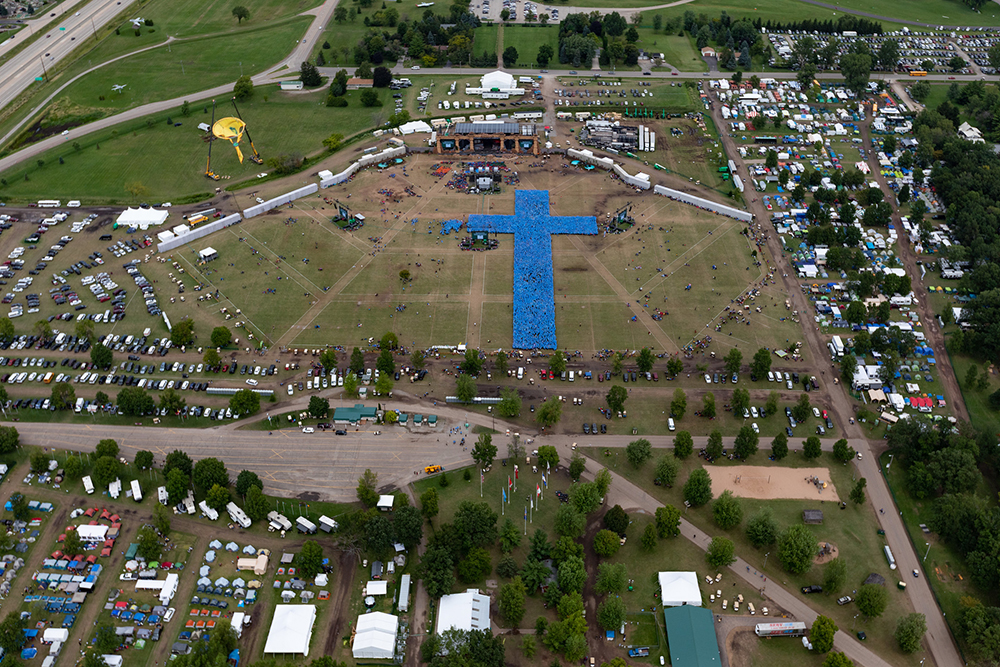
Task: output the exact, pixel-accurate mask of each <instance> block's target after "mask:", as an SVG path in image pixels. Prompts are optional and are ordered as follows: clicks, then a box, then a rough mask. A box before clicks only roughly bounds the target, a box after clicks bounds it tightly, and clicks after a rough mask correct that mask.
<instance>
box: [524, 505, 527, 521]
mask: <svg viewBox="0 0 1000 667" xmlns="http://www.w3.org/2000/svg"><path fill="white" fill-rule="evenodd" d="M524 520H525V521H527V520H528V508H527V507H525V508H524Z"/></svg>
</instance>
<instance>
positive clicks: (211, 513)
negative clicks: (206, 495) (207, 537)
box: [198, 500, 219, 521]
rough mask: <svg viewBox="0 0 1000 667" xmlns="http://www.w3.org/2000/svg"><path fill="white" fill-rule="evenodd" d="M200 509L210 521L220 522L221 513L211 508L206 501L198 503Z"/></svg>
mask: <svg viewBox="0 0 1000 667" xmlns="http://www.w3.org/2000/svg"><path fill="white" fill-rule="evenodd" d="M198 509H200V510H201V511H202V513H203V514H204V515H205V516H207V517H208V518H209V520H210V521H218V519H219V513H218V512H217V511H216V510H214V509H212V508H211V507H209V506H208V503H206V502H205V501H204V500H203V501H201V502H200V503H198Z"/></svg>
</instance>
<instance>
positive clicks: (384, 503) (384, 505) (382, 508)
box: [376, 495, 396, 512]
mask: <svg viewBox="0 0 1000 667" xmlns="http://www.w3.org/2000/svg"><path fill="white" fill-rule="evenodd" d="M395 502H396V496H392V495H383V496H379V497H378V505H376V507H378V511H379V512H391V511H392V506H393V503H395Z"/></svg>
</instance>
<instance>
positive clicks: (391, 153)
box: [319, 146, 406, 188]
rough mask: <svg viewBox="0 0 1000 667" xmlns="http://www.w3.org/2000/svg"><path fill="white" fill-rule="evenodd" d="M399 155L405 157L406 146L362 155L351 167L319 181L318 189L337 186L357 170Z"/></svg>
mask: <svg viewBox="0 0 1000 667" xmlns="http://www.w3.org/2000/svg"><path fill="white" fill-rule="evenodd" d="M401 155H406V146H395V147H393V148H386V149H385V150H383V151H381V152H379V153H372V154H371V155H364V156H362V157H360V158H359V159H358V161H357V162H352V163H351V166H350V167H348V168H347V169H345V170H344V171H342V172H340V173H339V174H334V175H333V176H332V177H330V178H324V179H322V180H320V182H319V187H321V188H328V187H330V186H331V185H337V184H338V183H344V182H345V181H347V180H348V179H349V178H350V177H351V176H353V175H354V174H355V173H357V171H358V170H359V169H364V168H365V167H368V166H371V165H373V164H378V163H379V162H382V161H383V160H388V159H389V158H397V157H400V156H401Z"/></svg>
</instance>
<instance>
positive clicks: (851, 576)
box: [583, 445, 919, 666]
mask: <svg viewBox="0 0 1000 667" xmlns="http://www.w3.org/2000/svg"><path fill="white" fill-rule="evenodd" d="M766 446H767V445H765V447H766ZM616 452H618V453H620V450H617V449H610V448H583V453H584V454H585V455H586V456H588V457H590V458H593V459H594V460H595V461H597V462H598V463H599V464H604V463H605V462H606V461H609V460H611V459H615V460H616V461H619V460H620V461H621V463H618V464H617V467H618V468H619V470H618V472H619V473H621V474H623V475H627V476H628V477H629V480H630V481H631V482H632V483H634V484H637V485H639V486H640V487H642V488H643V489H644V490H645V491H646V492H648V493H650V494H651V495H652V496H653V497H655V498H657V499H658V500H659V501H660V502H663V503H667V504H671V505H674V506H675V507H678V508H683V496H682V486H683V483H684V481H685V480H686V479H687V477H688V476H689V474H690V472H691V471H692V470H694V469H695V468H697V467H700V466H702V465H705V464H704V462H703V461H702V459H700V458H698V457H697V456H692V457H689V458H688V459H687V460H685V461H683V462H682V463H681V470H680V474H679V475H678V481H677V483H675V484H674V486H673V487H672V488H666V487H661V486H656V485H654V484H653V482H652V477H653V472H652V471H653V468H654V466H655V459H656V457H657V456H659V455H660V453H659V452H656V453H655V455H654V459H653V460H652V461H649V462H647V463H646V464H644V466H642V467H641V468H640V469H638V470H636V469H635V468H633V467H632V466H631V465H629V464H627V463H626V462H624V460H623V459H624V456H623V455H622V456H617V457H615V456H614V454H615V453H616ZM608 453H610V454H611V455H612V456H610V457H609V456H608V455H607V454H608ZM750 464H751V465H760V466H768V467H771V466H783V467H793V468H797V467H820V466H826V467H828V469H829V472H830V479H831V481H833V483H834V485H835V487H836V489H837V491H838V493H839V495H840V496H841V497H842V498H843V499H845V500H846V497H847V494H848V492H849V491H850V489H851V487H852V485H853V481H852V477H853V474H854V467H853V466H852V465H851V464H846V465H843V464H839V463H836V462H835V461H834V460H833V458H832V455H831V454H829V453H824V454H823V455H822V457H821V458H819V459H817V460H813V461H808V460H806V459H805V458H804V457H803V456H802V455H801V453H800V452H792V453H790V454H789V456H788V457H787V458H786V459H784V460H783V461H781V462H780V463H775V462H773V461H770V460H768V459H767V454H766V453H765V452H759V453H758V454H757V455H756V456H755V457H753V458H752V459H751V460H750ZM711 465H713V466H727V465H732V464H731V463H730V462H729V461H728V460H724V461H721V462H719V463H716V464H711ZM611 467H612V469H614V467H615V464H612V466H611ZM718 493H719V492H718V491H717V490H716V491H715V492H714V495H716V496H717V495H718ZM739 500H740V504H741V505H742V507H743V516H744V522H745V521H746V520H748V519H749V518H750V517H751V516H752V515H753V514H754V513H755V512H757V511H758V510H759V509H761V508H763V507H768V508H770V510H771V511H772V513H773V515H774V518H775V520H776V521H777V523H778V526H779V527H780V528H781V529H784V528H785V527H787V526H790V525H793V524H798V523H801V521H802V518H801V517H802V511H803V510H804V509H822V510H824V523H823V524H822V525H811V526H808V527H809V529H810V531H811V532H812V533H813V534H814V535H815V536H816V538H817V540H818V541H819V542H820V543H823V542H830V543H833V544H834V545H836V546H837V548H838V550H839V554H840V556H841V557H842V558H843V559H844V560H845V562H846V563H847V566H848V570H847V583H846V584H845V586H844V588H843V589H842V590H841V591H838V592H836V593H830V594H826V593H825V594H824V595H821V596H816V595H811V596H802V595H801V593H800V592H799V589H800V587H802V586H806V585H812V584H822V583H823V570H822V567H821V566H813V567H812V568H811V569H810V570H809V571H807V572H806V573H805V574H802V575H792V574H789V573H787V572H783V571H781V567H780V562H779V561H778V560H777V558H776V556H777V554H776V553H775V548H774V547H771V548H769V549H767V548H764V549H756V548H754V547H753V546H752V545H750V543H749V542H748V541H747V538H746V535H745V533H744V530H743V526H742V525H741V526H740V527H737V528H735V529H732V530H722V529H721V528H719V527H718V526H716V525H715V523H714V521H713V519H712V514H711V503H709V504H708V505H706V506H704V507H700V508H691V509H688V510H686V511H684V517H685V518H686V519H687V520H689V521H690V522H692V523H693V524H695V525H696V526H697V527H698V528H700V529H702V530H704V531H706V532H707V533H708V534H710V535H724V536H726V537H728V538H729V539H731V540H733V542H734V543H735V545H736V553H737V555H738V556H740V557H741V558H743V559H744V560H746V561H747V562H749V563H750V565H751V567H754V568H757V569H758V570H759V571H760V572H762V573H763V574H765V575H766V576H768V578H769V579H770V578H771V577H774V578H775V581H778V582H780V584H781V586H782V587H784V588H786V589H787V590H789V591H790V592H792V593H794V594H795V595H797V596H801V597H802V598H803V600H804V601H805V602H807V603H808V604H810V605H811V606H813V607H817V608H819V609H820V610H821V612H822V613H824V614H826V615H828V616H830V617H831V618H833V619H834V620H835V621H836V622H837V624H838V625H839V626H840V628H841V629H844V630H845V631H846V630H847V629H849V628H850V627H851V624H852V622H853V621H854V614H856V613H857V610H856V609H855V608H854V607H853V606H852V605H845V606H839V605H837V604H836V596H837V595H838V594H839V595H844V594H848V595H850V594H852V591H853V590H856V589H857V587H858V586H860V585H861V582H862V581H863V580H864V579H865V577H867V576H868V574H869V573H872V572H875V573H878V574H881V575H882V576H884V577H885V579H886V587H887V589H888V590H889V600H890V605H889V610H890V611H889V612H888V613H887V614H886V615H884V616H882V617H880V618H877V619H872V620H871V621H868V622H863V620H862V619H858V620H857V621H856V623H857V626H856V629H859V630H860V629H863V630H865V632H866V633H867V634H868V642H869V643H870V644H872V646H873V650H875V651H876V653H878V654H879V655H882V656H892V659H893V661H894V664H906V665H914V666H915V665H917V664H918V662H919V659H918V658H914V656H904V655H902V654H901V653H900V652H899V650H898V647H897V645H896V642H895V639H893V636H892V633H893V631H894V629H895V625H896V620H897V618H898V617H899V616H902V615H903V614H905V613H908V612H909V611H910V609H908V608H907V606H908V599H907V598H906V596H905V594H904V593H902V592H901V591H899V590H897V589H896V587H895V583H896V582H897V581H898V580H899V575H898V574H896V573H894V572H892V571H890V570H889V567H888V564H887V563H886V562H885V559H884V558H882V557H881V549H882V546H883V545H884V540H883V538H882V537H881V536H879V535H878V534H877V529H878V524H877V521H876V519H875V513H874V509H873V508H872V507H871V506H870V505H869V504H868V503H865V504H863V505H860V506H858V505H854V504H853V503H848V506H847V507H846V508H845V509H843V510H841V509H838V507H837V505H836V504H835V503H836V500H837V499H836V498H830V497H827V498H826V500H825V501H823V500H820V499H819V497H818V498H817V501H803V500H770V501H762V500H751V499H747V498H741V499H739ZM831 501H832V502H831ZM765 554H770V555H771V556H775V558H768V561H767V562H768V564H767V567H769V568H770V569H767V568H765V567H764V561H765V558H767V556H766V555H765ZM681 569H683V568H681ZM765 590H766V585H765Z"/></svg>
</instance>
